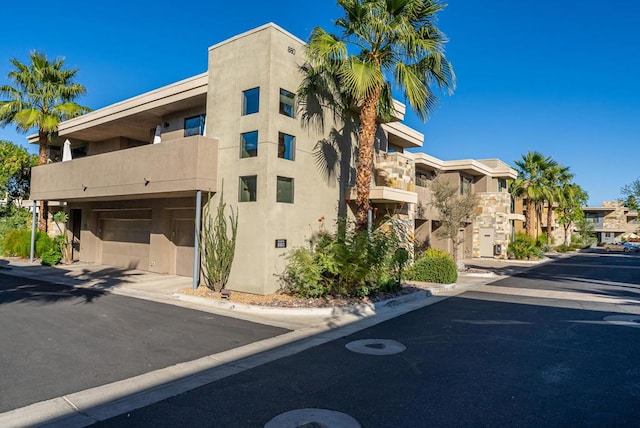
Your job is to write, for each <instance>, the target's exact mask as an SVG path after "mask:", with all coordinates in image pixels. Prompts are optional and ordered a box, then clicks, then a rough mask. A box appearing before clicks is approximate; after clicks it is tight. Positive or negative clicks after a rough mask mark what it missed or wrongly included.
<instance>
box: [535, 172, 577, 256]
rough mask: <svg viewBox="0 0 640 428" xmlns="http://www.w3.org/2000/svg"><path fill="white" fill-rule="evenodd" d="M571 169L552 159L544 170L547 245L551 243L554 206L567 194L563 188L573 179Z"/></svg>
mask: <svg viewBox="0 0 640 428" xmlns="http://www.w3.org/2000/svg"><path fill="white" fill-rule="evenodd" d="M569 169H570V168H569V167H568V166H563V165H561V164H559V163H557V162H555V161H551V163H550V164H549V165H547V168H545V169H544V171H543V172H542V173H543V179H544V189H543V195H544V199H545V202H546V203H547V245H551V229H552V228H553V206H554V204H555V203H557V202H560V199H561V198H562V197H563V196H566V195H563V190H567V189H566V188H565V186H566V185H568V184H569V183H570V182H571V180H573V174H572V173H571V172H569Z"/></svg>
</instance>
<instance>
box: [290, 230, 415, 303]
mask: <svg viewBox="0 0 640 428" xmlns="http://www.w3.org/2000/svg"><path fill="white" fill-rule="evenodd" d="M397 249H398V240H397V238H396V236H395V234H393V233H392V232H383V231H375V232H373V233H371V235H369V234H368V233H367V232H358V231H355V230H353V229H347V228H346V227H343V228H342V229H341V228H340V227H339V228H338V232H337V233H336V234H331V233H328V232H326V231H322V232H321V233H318V234H316V235H314V237H313V239H312V240H311V241H310V245H309V246H308V247H299V248H295V249H293V250H292V251H290V252H288V253H287V254H286V256H285V257H286V259H287V261H286V267H285V271H284V273H283V274H282V275H281V278H280V279H281V281H282V283H283V286H282V289H283V291H284V292H286V293H289V294H292V295H294V296H298V297H322V296H327V295H334V296H338V295H340V296H356V297H363V296H368V295H370V294H373V293H375V292H377V291H383V290H381V288H384V290H390V289H392V288H394V287H397V286H396V285H391V282H395V281H394V276H395V275H394V273H395V270H396V269H398V266H399V265H400V264H401V263H400V262H401V260H402V259H403V257H402V255H401V254H400V253H398V254H397V255H395V254H396V250H397ZM394 255H395V261H394Z"/></svg>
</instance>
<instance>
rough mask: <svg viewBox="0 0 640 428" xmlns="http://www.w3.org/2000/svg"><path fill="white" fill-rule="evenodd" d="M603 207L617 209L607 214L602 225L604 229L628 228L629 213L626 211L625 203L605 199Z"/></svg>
mask: <svg viewBox="0 0 640 428" xmlns="http://www.w3.org/2000/svg"><path fill="white" fill-rule="evenodd" d="M602 206H603V207H608V208H611V207H613V208H616V210H615V211H612V212H610V213H609V214H607V215H605V216H604V217H603V219H602V227H603V228H604V229H611V230H626V229H627V215H626V213H625V209H624V205H623V204H622V203H621V202H618V201H605V202H603V203H602Z"/></svg>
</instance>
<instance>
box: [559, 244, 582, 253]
mask: <svg viewBox="0 0 640 428" xmlns="http://www.w3.org/2000/svg"><path fill="white" fill-rule="evenodd" d="M579 248H581V247H579ZM574 249H575V248H574V246H573V245H566V244H561V245H558V246H556V251H557V252H559V253H568V252H569V251H572V250H574Z"/></svg>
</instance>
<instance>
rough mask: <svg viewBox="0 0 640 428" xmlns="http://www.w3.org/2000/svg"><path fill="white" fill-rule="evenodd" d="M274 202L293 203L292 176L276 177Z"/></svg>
mask: <svg viewBox="0 0 640 428" xmlns="http://www.w3.org/2000/svg"><path fill="white" fill-rule="evenodd" d="M277 179H278V182H277V186H276V187H277V188H276V202H286V203H289V204H292V203H293V178H288V177H277Z"/></svg>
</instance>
